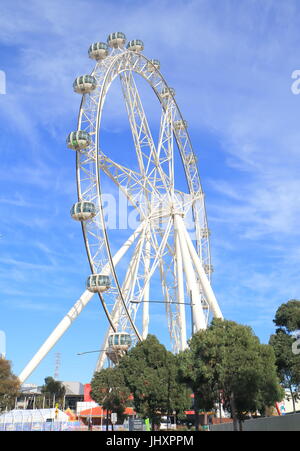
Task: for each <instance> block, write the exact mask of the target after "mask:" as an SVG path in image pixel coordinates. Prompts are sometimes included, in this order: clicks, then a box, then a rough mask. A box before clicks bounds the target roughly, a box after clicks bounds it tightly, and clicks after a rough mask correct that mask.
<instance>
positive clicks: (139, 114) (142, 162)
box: [120, 71, 169, 196]
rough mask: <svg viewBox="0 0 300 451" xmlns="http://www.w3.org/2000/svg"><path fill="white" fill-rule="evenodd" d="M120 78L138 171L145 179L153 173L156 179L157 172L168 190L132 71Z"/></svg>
mask: <svg viewBox="0 0 300 451" xmlns="http://www.w3.org/2000/svg"><path fill="white" fill-rule="evenodd" d="M120 79H121V83H122V88H123V93H124V98H125V103H126V108H127V113H128V118H129V122H130V126H131V131H132V136H133V141H134V144H135V149H136V153H137V158H138V162H139V167H140V171H141V173H142V174H143V177H144V180H145V181H146V180H147V179H148V178H149V176H151V175H154V180H155V181H157V179H158V176H157V173H158V174H159V180H160V182H161V183H162V186H163V188H164V190H166V191H167V192H168V190H167V188H168V184H169V180H168V175H167V173H165V172H164V171H163V170H162V168H161V163H162V162H161V161H160V160H159V156H158V152H157V150H156V147H155V144H154V141H153V138H152V135H151V131H150V127H149V124H148V121H147V117H146V115H145V112H144V109H143V105H142V102H141V99H140V95H139V92H138V89H137V86H136V83H135V80H134V77H133V75H132V72H131V71H130V72H125V73H122V74H120ZM156 188H157V187H156ZM146 196H147V194H146Z"/></svg>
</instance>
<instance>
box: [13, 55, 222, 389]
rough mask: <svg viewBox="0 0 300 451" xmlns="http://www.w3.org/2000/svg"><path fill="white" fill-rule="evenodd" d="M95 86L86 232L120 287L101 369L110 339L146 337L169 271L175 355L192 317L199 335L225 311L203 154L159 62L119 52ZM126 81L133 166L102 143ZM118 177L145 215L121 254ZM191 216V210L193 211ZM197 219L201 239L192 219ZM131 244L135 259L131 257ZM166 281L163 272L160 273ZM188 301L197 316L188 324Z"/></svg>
mask: <svg viewBox="0 0 300 451" xmlns="http://www.w3.org/2000/svg"><path fill="white" fill-rule="evenodd" d="M91 76H92V77H94V79H95V80H96V82H97V84H96V87H95V89H93V90H92V91H91V92H89V93H85V94H83V96H82V101H81V106H80V111H79V116H78V125H77V129H78V130H80V131H83V132H86V133H88V134H89V136H90V138H91V140H90V143H89V146H88V147H86V148H84V149H80V150H77V157H76V175H77V191H78V201H79V202H85V201H87V202H91V203H93V204H94V205H95V206H96V214H95V216H94V217H93V218H91V219H89V220H86V221H82V223H81V224H82V231H83V236H84V242H85V246H86V251H87V255H88V260H89V264H90V268H91V271H92V273H93V274H99V273H102V274H107V275H109V276H110V278H111V287H110V290H109V291H108V292H106V293H99V297H100V300H101V303H102V306H103V308H104V312H105V314H106V316H107V319H108V321H109V326H108V329H107V332H106V334H105V337H104V341H103V343H102V346H101V349H102V350H101V351H100V354H99V359H98V363H97V367H96V369H97V370H99V369H101V368H102V367H103V366H104V364H105V360H106V358H107V352H105V350H106V349H107V348H108V338H109V336H110V334H111V333H114V332H119V331H122V332H127V333H129V334H130V335H131V337H132V339H133V342H136V341H137V340H142V339H145V338H146V336H147V334H148V330H149V323H150V319H151V314H150V309H149V306H150V304H151V299H150V289H151V283H153V281H154V280H155V283H156V284H157V280H158V278H157V275H158V274H159V277H160V285H161V294H162V299H163V302H164V304H165V310H166V316H167V319H168V329H169V334H170V338H171V343H172V346H173V350H174V352H179V351H181V350H184V349H185V348H186V346H187V321H191V324H192V331H191V333H193V332H195V331H197V330H199V329H204V328H206V327H207V324H208V321H209V318H210V315H211V314H213V315H214V316H217V317H222V314H221V311H220V309H219V307H218V303H217V301H216V298H215V296H214V294H213V291H212V288H211V285H210V279H211V272H212V265H211V259H210V248H209V235H210V234H209V229H208V225H207V217H206V211H205V203H204V193H203V191H202V187H201V183H200V178H199V173H198V168H197V158H196V155H195V153H194V151H193V148H192V145H191V141H190V138H189V134H188V131H187V126H186V122H185V121H184V120H183V117H182V115H181V113H180V110H179V108H178V105H177V103H176V101H175V98H174V95H175V94H174V92H173V91H172V89H171V88H169V86H168V85H167V83H166V81H165V79H164V78H163V76H162V75H161V73H160V71H159V69H158V67H157V66H155V65H154V64H153V60H149V59H147V58H146V57H145V56H144V55H143V54H142V53H140V52H138V51H133V50H125V49H124V48H122V47H116V48H113V49H112V50H111V52H110V54H109V55H107V56H106V58H104V59H101V60H99V61H98V62H97V63H96V66H95V68H94V70H93V72H92V74H91ZM137 76H141V77H143V78H144V79H145V80H146V81H147V82H148V83H149V85H150V87H151V88H152V90H153V91H154V93H155V95H156V96H157V99H158V101H159V102H160V105H161V119H160V129H159V134H158V142H157V143H155V142H154V139H153V136H152V134H151V131H150V127H149V124H148V120H147V117H146V114H145V111H144V109H143V104H142V101H141V98H140V95H139V91H138V88H137V85H136V82H135V77H137ZM117 78H119V80H120V83H121V87H122V92H123V97H124V102H125V105H126V110H127V114H128V121H129V124H130V128H131V132H132V140H133V144H134V149H135V154H136V160H137V166H136V169H132V168H130V167H125V166H124V165H121V164H119V163H118V162H117V161H114V160H113V159H112V158H111V157H110V149H102V146H101V141H100V140H101V119H102V112H103V107H104V102H105V99H106V96H107V93H108V92H109V90H110V88H111V85H112V83H113V81H114V80H115V79H117ZM176 152H177V153H179V155H180V157H181V163H182V165H183V168H184V173H185V176H186V182H187V187H188V192H187V193H184V192H181V191H179V190H178V189H176V174H175V169H174V159H175V153H176ZM102 173H103V174H105V175H106V177H108V178H109V180H110V181H111V183H112V184H114V185H115V186H116V187H117V188H118V189H119V190H120V191H121V192H122V193H123V195H124V196H125V197H126V199H127V201H128V203H129V204H130V205H131V206H132V207H134V209H135V210H136V211H137V213H138V215H139V218H140V224H139V226H138V228H137V229H136V230H135V231H134V232H133V233H132V235H131V236H130V237H129V238H128V240H127V241H126V242H125V243H124V245H123V246H122V247H121V248H120V249H119V251H118V252H117V253H116V254H115V255H114V256H113V255H112V253H111V248H110V241H109V235H108V232H107V229H106V225H105V220H104V213H103V202H102V190H101V177H102ZM189 214H190V215H189ZM188 215H189V216H190V217H191V218H192V227H191V230H192V235H191V233H189V232H188V231H187V227H186V224H185V218H186V217H187V216H188ZM128 249H131V255H130V257H129V258H128V254H129V253H128V252H127V251H128ZM123 258H124V259H125V258H126V259H127V260H126V261H127V262H128V263H127V265H126V267H127V271H126V273H125V275H123V280H119V276H118V274H117V270H116V268H117V265H118V263H119V262H120V260H121V259H123ZM155 277H156V278H155ZM92 296H93V293H90V292H89V291H85V292H84V293H83V295H82V296H81V298H80V299H79V300H78V301H77V303H76V304H75V306H74V307H73V308H72V309H71V310H70V312H69V313H68V314H67V315H66V317H65V318H64V319H63V320H62V321H61V323H60V324H59V325H58V326H57V328H56V329H55V330H54V331H53V333H52V334H51V335H50V337H49V338H48V340H46V342H45V343H44V345H43V346H42V347H41V348H40V350H39V351H38V353H37V354H36V355H35V356H34V358H33V359H32V361H31V362H30V363H29V364H28V365H27V367H26V368H25V369H24V371H23V373H22V374H21V375H20V379H21V380H22V381H23V380H25V379H26V378H27V377H28V375H29V374H30V373H31V372H32V371H33V369H34V368H35V367H36V366H37V365H38V363H39V362H40V361H41V359H42V358H43V357H44V356H45V355H46V353H47V352H49V350H50V349H51V348H52V346H54V344H55V343H56V342H57V340H58V339H59V338H60V337H61V335H62V334H63V333H64V332H65V330H66V329H67V328H68V327H69V326H70V324H71V323H72V322H73V320H74V319H75V318H77V316H78V315H79V314H80V312H81V311H82V309H83V308H84V307H85V305H86V304H87V303H88V302H89V301H90V299H91V298H92ZM186 304H189V305H190V310H191V319H189V320H187V311H186V310H187V309H186V307H185V305H186Z"/></svg>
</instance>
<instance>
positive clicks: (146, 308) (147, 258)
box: [142, 227, 151, 340]
mask: <svg viewBox="0 0 300 451" xmlns="http://www.w3.org/2000/svg"><path fill="white" fill-rule="evenodd" d="M150 249H151V245H150V232H149V227H148V228H147V232H146V241H145V281H146V282H145V283H146V286H145V291H144V304H143V330H142V338H143V340H145V339H146V338H147V335H148V330H149V307H150V304H149V295H150V280H149V277H148V276H149V272H150Z"/></svg>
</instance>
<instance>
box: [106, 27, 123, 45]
mask: <svg viewBox="0 0 300 451" xmlns="http://www.w3.org/2000/svg"><path fill="white" fill-rule="evenodd" d="M125 42H126V36H125V34H124V33H122V32H121V31H116V32H114V33H110V35H109V36H108V38H107V44H108V45H109V47H112V48H114V49H117V48H123V47H124V45H125Z"/></svg>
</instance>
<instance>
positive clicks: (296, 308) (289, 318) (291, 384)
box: [269, 299, 300, 411]
mask: <svg viewBox="0 0 300 451" xmlns="http://www.w3.org/2000/svg"><path fill="white" fill-rule="evenodd" d="M274 323H275V325H276V326H277V327H278V329H277V330H276V333H275V334H273V335H271V337H270V341H269V343H270V345H271V346H272V347H273V348H274V351H275V356H276V366H277V372H278V376H279V378H280V381H281V383H282V385H283V386H284V388H286V389H288V390H289V391H290V396H291V399H292V402H293V408H294V411H295V410H296V405H295V403H296V401H297V400H298V399H300V395H299V391H300V355H299V354H294V353H293V343H294V341H295V337H294V336H293V332H294V331H295V330H299V329H300V301H297V300H295V299H293V300H291V301H288V302H287V303H285V304H282V305H281V306H280V307H279V308H278V309H277V311H276V314H275V319H274Z"/></svg>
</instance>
